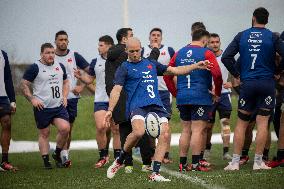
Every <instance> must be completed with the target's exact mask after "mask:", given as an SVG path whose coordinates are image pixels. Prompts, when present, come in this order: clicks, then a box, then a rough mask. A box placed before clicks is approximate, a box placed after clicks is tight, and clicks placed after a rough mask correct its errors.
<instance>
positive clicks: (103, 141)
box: [93, 104, 109, 168]
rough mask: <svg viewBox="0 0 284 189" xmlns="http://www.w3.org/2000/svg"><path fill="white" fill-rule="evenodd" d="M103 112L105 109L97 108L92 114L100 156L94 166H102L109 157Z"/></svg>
mask: <svg viewBox="0 0 284 189" xmlns="http://www.w3.org/2000/svg"><path fill="white" fill-rule="evenodd" d="M95 106H97V104H95ZM105 114H106V111H105V110H97V111H95V113H94V114H93V115H94V119H95V123H96V140H97V144H98V150H99V156H100V157H99V160H98V161H97V163H96V164H95V168H101V167H103V166H104V165H105V164H106V163H108V159H109V155H108V153H109V152H108V148H107V136H106V132H107V127H106V126H105V125H104V124H103V119H104V116H105Z"/></svg>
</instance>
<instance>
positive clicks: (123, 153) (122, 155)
mask: <svg viewBox="0 0 284 189" xmlns="http://www.w3.org/2000/svg"><path fill="white" fill-rule="evenodd" d="M127 155H129V153H128V152H126V151H124V150H121V151H120V155H119V157H118V158H117V162H118V163H119V164H123V162H124V160H125V157H126V156H127Z"/></svg>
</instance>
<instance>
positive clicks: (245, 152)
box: [242, 148, 249, 156]
mask: <svg viewBox="0 0 284 189" xmlns="http://www.w3.org/2000/svg"><path fill="white" fill-rule="evenodd" d="M248 152H249V149H245V148H243V150H242V156H248Z"/></svg>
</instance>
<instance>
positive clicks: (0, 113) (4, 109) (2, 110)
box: [0, 97, 11, 118]
mask: <svg viewBox="0 0 284 189" xmlns="http://www.w3.org/2000/svg"><path fill="white" fill-rule="evenodd" d="M10 114H11V106H10V101H9V99H8V97H0V118H2V117H4V116H5V115H10Z"/></svg>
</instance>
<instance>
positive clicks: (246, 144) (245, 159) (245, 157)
mask: <svg viewBox="0 0 284 189" xmlns="http://www.w3.org/2000/svg"><path fill="white" fill-rule="evenodd" d="M255 119H256V114H253V115H252V116H251V120H250V121H249V125H248V127H247V129H246V133H245V141H244V146H243V149H242V155H241V158H240V165H244V164H246V163H247V162H248V161H249V155H248V152H249V149H250V145H251V143H252V137H253V134H252V131H253V128H254V126H255Z"/></svg>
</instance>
